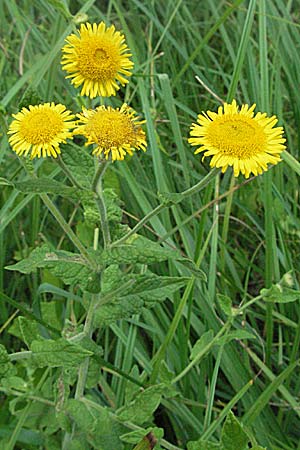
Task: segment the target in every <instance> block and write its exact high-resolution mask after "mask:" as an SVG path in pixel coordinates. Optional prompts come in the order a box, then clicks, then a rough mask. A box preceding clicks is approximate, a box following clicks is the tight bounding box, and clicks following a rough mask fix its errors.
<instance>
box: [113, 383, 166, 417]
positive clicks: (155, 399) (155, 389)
mask: <svg viewBox="0 0 300 450" xmlns="http://www.w3.org/2000/svg"><path fill="white" fill-rule="evenodd" d="M164 390H165V385H164V384H162V383H161V384H158V385H155V386H150V387H149V388H146V389H145V390H144V391H141V392H139V393H138V394H137V395H136V397H135V398H134V400H133V401H132V402H130V403H129V404H128V405H125V406H123V407H122V408H121V409H120V410H119V411H118V416H119V419H120V420H122V421H129V422H133V423H135V424H137V425H142V424H143V423H145V422H146V421H147V420H149V419H150V418H151V416H152V414H153V413H154V411H155V410H156V409H157V408H158V406H159V404H160V402H161V397H162V394H163V392H164Z"/></svg>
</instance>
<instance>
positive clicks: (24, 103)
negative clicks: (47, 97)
mask: <svg viewBox="0 0 300 450" xmlns="http://www.w3.org/2000/svg"><path fill="white" fill-rule="evenodd" d="M39 103H43V100H42V98H41V96H40V94H39V93H38V92H37V90H36V89H34V88H33V87H30V86H29V87H28V88H27V89H26V91H25V92H24V94H23V96H22V98H21V100H20V103H19V109H20V110H21V109H22V108H23V107H25V108H28V106H30V105H32V106H34V105H38V104H39Z"/></svg>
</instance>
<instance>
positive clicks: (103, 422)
mask: <svg viewBox="0 0 300 450" xmlns="http://www.w3.org/2000/svg"><path fill="white" fill-rule="evenodd" d="M64 412H65V414H66V415H67V416H68V417H69V418H70V419H72V420H73V421H74V422H75V423H76V425H77V427H78V430H79V432H81V433H82V434H83V435H84V437H85V439H86V440H87V442H88V443H89V444H90V445H91V446H92V448H96V449H101V450H111V449H115V450H123V448H124V447H123V444H122V442H121V440H120V439H119V434H120V431H121V428H120V426H119V425H118V424H117V423H116V422H114V421H113V420H112V419H111V417H110V415H109V412H108V411H107V409H106V408H97V409H91V408H90V407H88V406H87V405H85V404H84V403H82V402H80V401H79V400H75V399H71V400H69V401H68V402H67V404H66V406H65V409H64Z"/></svg>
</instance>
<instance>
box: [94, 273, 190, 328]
mask: <svg viewBox="0 0 300 450" xmlns="http://www.w3.org/2000/svg"><path fill="white" fill-rule="evenodd" d="M111 267H114V269H112V268H111ZM107 270H109V274H110V275H112V278H111V280H110V282H109V283H110V287H111V288H112V291H111V292H110V291H107V290H106V289H107V286H108V282H107V281H105V280H106V279H107V276H106V271H105V272H104V275H103V278H104V283H103V284H104V289H103V291H102V292H104V293H106V295H105V296H104V297H103V299H102V303H100V304H99V307H98V308H96V309H95V312H94V324H95V325H96V326H101V325H103V324H109V323H111V322H114V321H116V320H118V319H125V318H128V317H131V316H132V315H133V314H135V313H139V312H141V309H142V308H143V307H144V308H152V307H153V306H155V304H156V303H157V302H162V301H164V300H165V299H166V298H171V297H172V295H173V294H174V292H176V291H177V290H178V289H180V288H181V287H183V286H184V285H185V284H186V282H187V281H188V280H189V279H188V278H184V277H160V276H158V275H154V274H152V273H147V274H144V275H135V274H129V275H127V276H125V275H124V274H123V275H122V274H120V275H118V274H119V273H120V272H119V270H118V269H117V268H116V266H110V268H108V269H107ZM106 299H107V300H106Z"/></svg>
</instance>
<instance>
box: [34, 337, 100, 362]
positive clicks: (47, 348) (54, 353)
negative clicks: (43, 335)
mask: <svg viewBox="0 0 300 450" xmlns="http://www.w3.org/2000/svg"><path fill="white" fill-rule="evenodd" d="M31 350H32V354H33V358H34V361H35V363H36V364H37V366H38V367H60V366H63V367H66V366H71V367H74V366H76V365H77V364H80V363H81V362H82V361H83V360H84V359H85V358H86V357H87V356H92V355H93V353H92V352H91V351H89V350H86V349H84V348H83V347H82V346H81V345H78V344H73V343H70V342H68V341H67V340H66V339H63V338H60V339H57V340H55V341H53V340H50V339H47V340H43V341H33V342H32V344H31Z"/></svg>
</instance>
